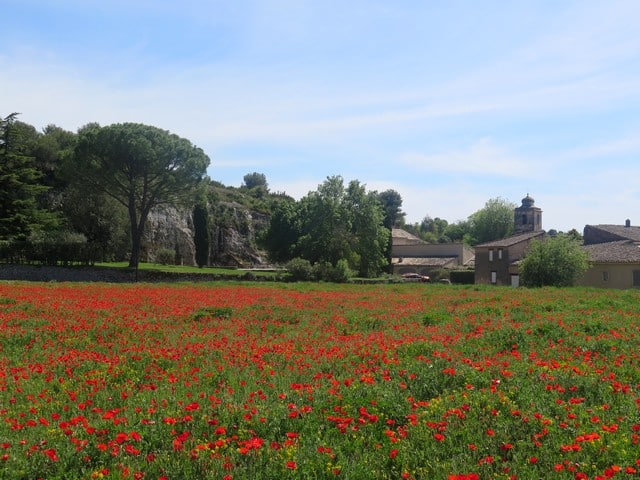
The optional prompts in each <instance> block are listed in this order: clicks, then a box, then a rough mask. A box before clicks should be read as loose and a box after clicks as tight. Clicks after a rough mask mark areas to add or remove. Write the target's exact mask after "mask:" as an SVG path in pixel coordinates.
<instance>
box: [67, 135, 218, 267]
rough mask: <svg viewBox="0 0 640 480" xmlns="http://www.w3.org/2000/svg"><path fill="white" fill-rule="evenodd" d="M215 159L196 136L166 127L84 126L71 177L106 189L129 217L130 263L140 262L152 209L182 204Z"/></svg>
mask: <svg viewBox="0 0 640 480" xmlns="http://www.w3.org/2000/svg"><path fill="white" fill-rule="evenodd" d="M208 165H209V158H208V157H207V155H205V153H204V152H203V151H202V150H201V149H200V148H197V147H195V146H194V145H193V144H192V143H191V142H190V141H188V140H186V139H184V138H180V137H178V136H177V135H175V134H171V133H169V132H167V131H166V130H161V129H159V128H156V127H152V126H148V125H143V124H138V123H122V124H114V125H110V126H107V127H99V126H97V125H95V124H92V125H89V126H87V127H85V128H83V129H81V130H80V132H79V134H78V144H77V145H76V148H75V151H74V155H73V156H72V157H71V160H70V162H68V164H67V173H68V178H70V179H72V180H74V181H78V182H82V183H84V184H85V185H88V186H91V187H93V188H95V189H97V190H100V191H102V192H104V193H105V194H107V195H109V196H110V197H112V198H113V199H114V200H116V201H117V202H119V203H120V204H122V205H123V206H124V207H125V208H126V209H127V213H128V216H129V225H130V234H131V256H130V259H129V266H130V267H137V266H138V263H139V260H140V247H141V241H142V234H143V232H144V227H145V223H146V221H147V217H148V215H149V212H150V211H151V209H152V208H153V207H155V206H157V205H160V204H163V203H172V204H176V203H180V202H184V201H185V200H186V199H188V198H189V197H190V195H191V194H192V192H193V187H194V186H195V185H197V183H198V182H199V181H200V180H201V179H202V178H203V176H204V175H205V173H206V169H207V166H208Z"/></svg>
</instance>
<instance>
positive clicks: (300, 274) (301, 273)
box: [285, 258, 313, 282]
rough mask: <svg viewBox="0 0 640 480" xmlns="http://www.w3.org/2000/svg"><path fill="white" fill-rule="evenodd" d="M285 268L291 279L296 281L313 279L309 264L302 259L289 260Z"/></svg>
mask: <svg viewBox="0 0 640 480" xmlns="http://www.w3.org/2000/svg"><path fill="white" fill-rule="evenodd" d="M285 268H286V269H287V272H289V274H290V275H291V277H292V278H293V279H294V280H297V281H303V282H304V281H309V280H311V278H312V277H313V267H312V266H311V262H309V260H306V259H304V258H294V259H292V260H290V261H289V263H287V265H286V267H285Z"/></svg>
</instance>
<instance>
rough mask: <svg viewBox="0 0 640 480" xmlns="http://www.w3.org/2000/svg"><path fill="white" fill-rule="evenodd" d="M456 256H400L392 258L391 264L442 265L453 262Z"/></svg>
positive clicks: (412, 265)
mask: <svg viewBox="0 0 640 480" xmlns="http://www.w3.org/2000/svg"><path fill="white" fill-rule="evenodd" d="M456 260H457V257H402V258H399V257H398V258H392V259H391V264H392V265H407V266H411V267H414V266H415V267H417V266H420V267H443V266H445V265H448V264H449V263H451V262H455V261H456Z"/></svg>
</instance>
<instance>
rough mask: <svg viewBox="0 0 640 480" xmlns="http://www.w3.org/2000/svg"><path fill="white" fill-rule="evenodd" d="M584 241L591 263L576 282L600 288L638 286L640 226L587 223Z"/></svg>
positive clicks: (639, 277)
mask: <svg viewBox="0 0 640 480" xmlns="http://www.w3.org/2000/svg"><path fill="white" fill-rule="evenodd" d="M583 236H584V245H583V247H582V248H584V249H585V250H586V252H587V253H588V254H589V260H590V262H591V267H590V268H589V270H587V271H586V272H585V274H584V275H583V277H582V278H581V279H580V281H579V282H578V284H579V285H583V286H591V287H603V288H639V287H640V227H635V226H632V225H631V222H630V221H629V220H627V221H626V222H625V225H587V226H585V227H584V234H583Z"/></svg>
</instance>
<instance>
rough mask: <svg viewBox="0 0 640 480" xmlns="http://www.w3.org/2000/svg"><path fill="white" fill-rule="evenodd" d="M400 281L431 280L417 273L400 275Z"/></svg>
mask: <svg viewBox="0 0 640 480" xmlns="http://www.w3.org/2000/svg"><path fill="white" fill-rule="evenodd" d="M402 279H403V280H404V281H405V282H430V281H431V279H430V278H429V277H428V276H427V275H420V274H419V273H405V274H403V275H402Z"/></svg>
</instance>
